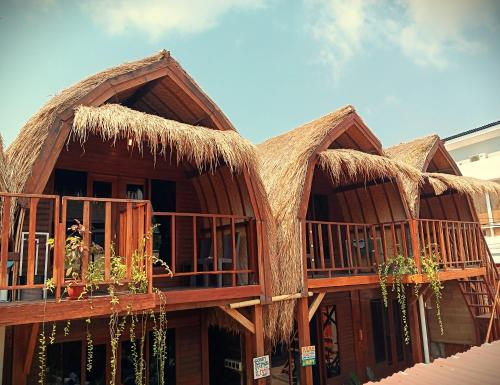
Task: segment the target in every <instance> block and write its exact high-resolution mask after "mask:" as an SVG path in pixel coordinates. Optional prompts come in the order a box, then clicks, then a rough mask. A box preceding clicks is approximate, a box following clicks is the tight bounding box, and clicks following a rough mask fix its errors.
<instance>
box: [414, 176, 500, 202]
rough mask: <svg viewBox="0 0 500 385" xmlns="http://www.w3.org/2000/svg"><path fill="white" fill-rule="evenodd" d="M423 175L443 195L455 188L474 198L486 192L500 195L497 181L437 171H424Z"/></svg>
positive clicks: (437, 192)
mask: <svg viewBox="0 0 500 385" xmlns="http://www.w3.org/2000/svg"><path fill="white" fill-rule="evenodd" d="M423 176H424V178H425V180H426V181H427V182H429V184H430V185H431V187H432V188H433V190H434V192H435V193H436V195H441V194H443V193H444V192H445V191H447V190H454V191H456V192H458V193H461V194H466V195H469V196H470V197H472V198H474V196H476V195H480V194H481V195H482V194H485V193H488V194H493V195H500V184H499V183H497V182H491V181H486V180H481V179H476V178H471V177H466V176H458V175H450V174H442V173H437V172H433V173H424V174H423Z"/></svg>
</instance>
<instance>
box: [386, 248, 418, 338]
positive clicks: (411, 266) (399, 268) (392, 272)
mask: <svg viewBox="0 0 500 385" xmlns="http://www.w3.org/2000/svg"><path fill="white" fill-rule="evenodd" d="M416 273H417V267H416V265H415V261H414V260H413V258H410V257H406V256H404V255H398V256H396V257H393V258H389V259H388V260H387V261H385V262H384V263H382V264H380V265H379V268H378V276H379V282H380V289H381V292H382V298H383V301H384V305H385V307H387V298H388V291H387V278H388V276H391V278H392V279H393V282H392V291H393V292H394V291H395V292H396V296H397V300H398V304H399V307H400V311H401V320H402V323H403V335H404V340H405V343H406V344H408V343H409V342H410V332H409V328H408V318H407V310H406V309H407V308H406V304H407V300H406V285H405V283H404V277H405V276H407V275H412V274H416ZM418 289H419V285H417V284H415V285H414V291H415V295H418Z"/></svg>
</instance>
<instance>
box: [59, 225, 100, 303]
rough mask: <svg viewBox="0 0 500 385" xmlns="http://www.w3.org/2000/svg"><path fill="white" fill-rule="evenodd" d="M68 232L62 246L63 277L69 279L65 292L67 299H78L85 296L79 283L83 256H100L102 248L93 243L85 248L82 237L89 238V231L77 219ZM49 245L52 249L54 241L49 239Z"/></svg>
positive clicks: (83, 287)
mask: <svg viewBox="0 0 500 385" xmlns="http://www.w3.org/2000/svg"><path fill="white" fill-rule="evenodd" d="M68 231H69V235H67V236H66V241H65V245H64V275H65V277H66V278H69V282H68V286H67V288H66V292H67V294H68V297H69V299H78V298H82V297H83V296H85V295H86V290H85V285H84V284H83V283H82V282H81V279H82V259H83V257H84V254H85V253H86V252H88V253H89V254H102V247H100V246H98V245H96V244H94V243H92V245H91V246H90V247H87V246H85V242H84V237H85V234H86V233H87V235H88V236H90V231H88V229H86V228H85V226H84V225H82V224H81V222H80V221H79V220H78V219H75V224H73V225H72V226H70V227H68ZM49 244H50V246H51V247H54V239H49Z"/></svg>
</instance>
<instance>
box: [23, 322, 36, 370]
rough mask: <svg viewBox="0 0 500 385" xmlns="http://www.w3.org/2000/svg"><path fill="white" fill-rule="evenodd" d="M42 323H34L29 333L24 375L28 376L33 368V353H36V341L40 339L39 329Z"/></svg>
mask: <svg viewBox="0 0 500 385" xmlns="http://www.w3.org/2000/svg"><path fill="white" fill-rule="evenodd" d="M39 329H40V324H38V323H36V324H32V325H31V330H30V334H29V339H28V344H27V345H26V361H24V375H25V376H27V375H28V374H29V373H30V370H31V364H32V362H33V355H34V353H35V348H36V342H37V341H38V330H39Z"/></svg>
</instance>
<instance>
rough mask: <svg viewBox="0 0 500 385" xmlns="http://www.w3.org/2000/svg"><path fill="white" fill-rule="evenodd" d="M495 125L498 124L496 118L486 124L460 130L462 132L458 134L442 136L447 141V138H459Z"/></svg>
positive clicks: (499, 121) (499, 123) (498, 121)
mask: <svg viewBox="0 0 500 385" xmlns="http://www.w3.org/2000/svg"><path fill="white" fill-rule="evenodd" d="M496 125H500V120H497V121H495V122H491V123H487V124H484V125H482V126H479V127H476V128H471V129H470V130H466V131H462V132H460V133H458V134H454V135H450V136H448V137H446V138H443V142H447V141H449V140H453V139H457V138H460V137H462V136H466V135H469V134H473V133H475V132H479V131H482V130H486V129H487V128H490V127H493V126H496Z"/></svg>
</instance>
